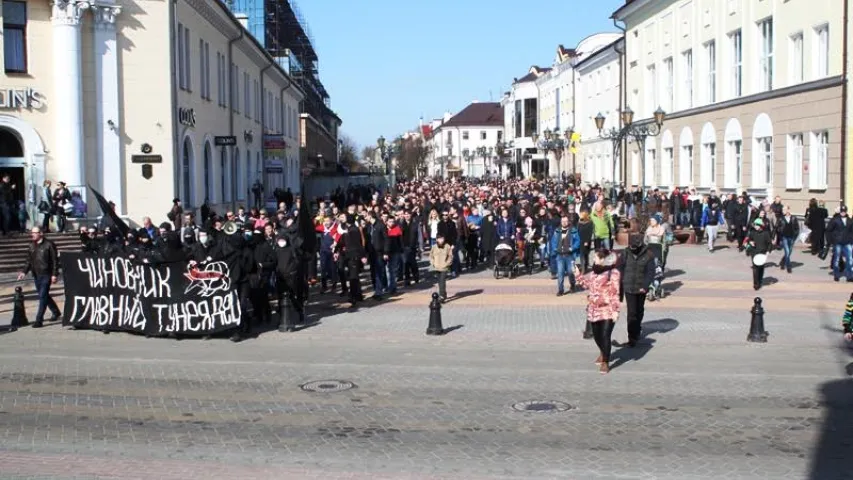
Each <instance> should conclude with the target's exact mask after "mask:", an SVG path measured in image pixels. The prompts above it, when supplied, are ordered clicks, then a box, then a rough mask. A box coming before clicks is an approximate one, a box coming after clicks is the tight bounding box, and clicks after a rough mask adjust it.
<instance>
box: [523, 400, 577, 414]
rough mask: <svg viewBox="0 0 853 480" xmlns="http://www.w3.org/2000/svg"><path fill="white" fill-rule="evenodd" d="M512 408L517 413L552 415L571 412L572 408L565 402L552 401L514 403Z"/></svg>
mask: <svg viewBox="0 0 853 480" xmlns="http://www.w3.org/2000/svg"><path fill="white" fill-rule="evenodd" d="M512 408H514V409H515V410H518V411H519V412H535V413H553V412H565V411H567V410H571V409H572V406H571V405H569V404H568V403H565V402H555V401H553V400H531V401H529V402H519V403H516V404H515V405H513V406H512Z"/></svg>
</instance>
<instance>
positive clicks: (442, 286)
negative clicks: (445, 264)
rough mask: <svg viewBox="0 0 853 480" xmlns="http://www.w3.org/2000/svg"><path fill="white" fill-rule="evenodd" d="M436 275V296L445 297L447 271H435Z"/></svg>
mask: <svg viewBox="0 0 853 480" xmlns="http://www.w3.org/2000/svg"><path fill="white" fill-rule="evenodd" d="M435 274H436V275H437V276H438V296H440V297H441V298H447V271H443V272H435Z"/></svg>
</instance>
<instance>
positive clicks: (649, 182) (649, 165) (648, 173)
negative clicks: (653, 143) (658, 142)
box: [643, 150, 657, 194]
mask: <svg viewBox="0 0 853 480" xmlns="http://www.w3.org/2000/svg"><path fill="white" fill-rule="evenodd" d="M656 157H657V150H646V159H645V162H644V163H645V165H644V166H643V168H644V169H645V175H644V178H645V182H644V183H645V185H646V186H647V187H651V186H654V184H655V161H656V160H657V158H656ZM644 194H645V193H644Z"/></svg>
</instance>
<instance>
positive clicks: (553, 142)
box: [533, 129, 571, 177]
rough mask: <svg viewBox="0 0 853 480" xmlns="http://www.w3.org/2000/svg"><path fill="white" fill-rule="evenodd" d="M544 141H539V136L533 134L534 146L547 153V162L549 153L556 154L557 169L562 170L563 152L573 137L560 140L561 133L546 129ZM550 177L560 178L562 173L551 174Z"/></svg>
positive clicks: (543, 134) (543, 133)
mask: <svg viewBox="0 0 853 480" xmlns="http://www.w3.org/2000/svg"><path fill="white" fill-rule="evenodd" d="M542 136H543V138H542V140H541V141H540V140H539V134H537V133H535V132H534V133H533V144H534V145H535V146H536V148H537V149H540V150H544V151H545V160H546V161H547V159H548V152H554V156H555V158H556V160H557V169H558V170H560V160H561V159H562V157H563V150H564V149H565V148H566V147H567V146H568V145H569V142H570V141H571V135H569V137H568V138H567V139H563V138H560V134H559V132H557V131H556V130H555V131H553V132H552V131H551V130H550V129H546V130H545V131H544V132H542ZM549 174H550V175H556V176H558V177H559V176H560V172H559V171H558V172H549Z"/></svg>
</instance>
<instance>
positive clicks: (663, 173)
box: [660, 147, 675, 185]
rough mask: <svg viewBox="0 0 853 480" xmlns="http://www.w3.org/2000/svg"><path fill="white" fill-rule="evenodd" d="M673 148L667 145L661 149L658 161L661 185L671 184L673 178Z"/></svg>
mask: <svg viewBox="0 0 853 480" xmlns="http://www.w3.org/2000/svg"><path fill="white" fill-rule="evenodd" d="M674 157H675V149H674V148H672V147H667V148H664V149H663V158H661V161H660V164H661V165H660V183H661V185H672V184H673V180H674V179H675V158H674Z"/></svg>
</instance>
